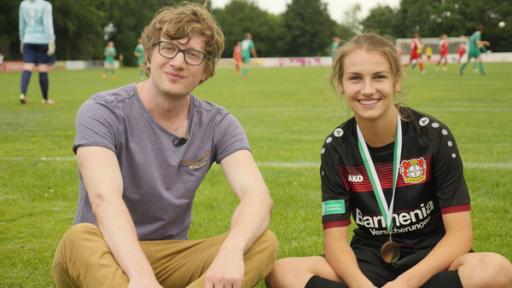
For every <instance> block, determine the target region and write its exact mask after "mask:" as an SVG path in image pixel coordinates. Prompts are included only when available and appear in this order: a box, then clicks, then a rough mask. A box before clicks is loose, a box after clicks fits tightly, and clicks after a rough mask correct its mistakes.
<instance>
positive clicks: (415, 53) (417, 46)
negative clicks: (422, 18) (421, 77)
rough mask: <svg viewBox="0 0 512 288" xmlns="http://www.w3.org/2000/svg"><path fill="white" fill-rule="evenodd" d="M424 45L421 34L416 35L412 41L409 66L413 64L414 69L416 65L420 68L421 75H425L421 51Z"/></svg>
mask: <svg viewBox="0 0 512 288" xmlns="http://www.w3.org/2000/svg"><path fill="white" fill-rule="evenodd" d="M422 49H423V44H422V43H421V39H420V34H418V33H417V32H416V33H414V39H412V41H411V50H410V51H409V64H412V69H414V67H416V63H418V66H419V67H420V72H421V74H425V67H424V65H423V59H422V58H421V50H422Z"/></svg>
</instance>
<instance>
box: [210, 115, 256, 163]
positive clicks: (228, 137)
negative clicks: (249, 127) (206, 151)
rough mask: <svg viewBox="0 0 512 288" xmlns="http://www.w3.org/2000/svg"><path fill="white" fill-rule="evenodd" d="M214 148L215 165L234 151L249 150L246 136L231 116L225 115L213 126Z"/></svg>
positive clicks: (238, 123)
mask: <svg viewBox="0 0 512 288" xmlns="http://www.w3.org/2000/svg"><path fill="white" fill-rule="evenodd" d="M214 147H215V152H214V157H215V158H214V159H215V161H216V162H217V163H220V162H221V161H222V159H224V158H225V157H227V156H229V155H231V154H232V153H234V152H236V151H239V150H250V148H249V141H248V140H247V135H246V134H245V131H244V129H243V128H242V125H241V124H240V122H238V120H237V119H236V118H235V117H234V116H233V115H231V114H229V113H226V114H225V115H223V116H222V118H221V119H220V120H219V122H218V123H217V125H216V126H215V131H214Z"/></svg>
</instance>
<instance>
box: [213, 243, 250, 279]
mask: <svg viewBox="0 0 512 288" xmlns="http://www.w3.org/2000/svg"><path fill="white" fill-rule="evenodd" d="M204 279H205V280H204V287H205V288H214V287H215V288H218V287H233V288H240V287H242V281H243V279H244V253H243V251H242V250H237V249H232V248H229V247H228V248H226V247H221V249H220V251H219V254H217V256H216V257H215V259H214V260H213V263H212V265H210V267H209V268H208V270H206V274H205V278H204Z"/></svg>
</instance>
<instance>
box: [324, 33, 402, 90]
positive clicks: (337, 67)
mask: <svg viewBox="0 0 512 288" xmlns="http://www.w3.org/2000/svg"><path fill="white" fill-rule="evenodd" d="M356 50H365V51H376V52H379V53H381V54H382V55H383V56H384V57H385V58H386V60H387V62H388V64H389V69H390V70H391V71H390V72H391V75H392V77H393V82H394V83H395V84H396V83H397V81H399V79H400V77H401V74H402V71H401V68H402V66H401V65H400V58H399V56H398V53H397V51H396V48H395V46H394V44H393V40H392V39H391V38H387V37H384V36H381V35H379V34H376V33H362V34H359V35H356V36H354V37H352V39H350V40H349V41H348V42H347V43H345V44H344V45H343V46H341V48H339V49H338V51H337V53H336V56H335V57H334V63H333V66H332V75H331V85H332V87H333V88H334V89H335V90H337V91H338V92H340V91H339V89H340V84H341V80H342V79H343V73H344V72H345V67H344V66H343V65H344V63H345V59H346V58H347V56H348V55H349V54H350V53H352V52H354V51H356Z"/></svg>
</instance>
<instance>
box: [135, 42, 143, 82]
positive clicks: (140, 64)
mask: <svg viewBox="0 0 512 288" xmlns="http://www.w3.org/2000/svg"><path fill="white" fill-rule="evenodd" d="M138 41H139V43H138V44H137V46H136V47H135V51H133V55H135V57H137V67H139V80H142V79H144V74H146V69H145V66H144V48H143V47H142V44H141V41H142V39H140V38H139V40H138Z"/></svg>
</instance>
